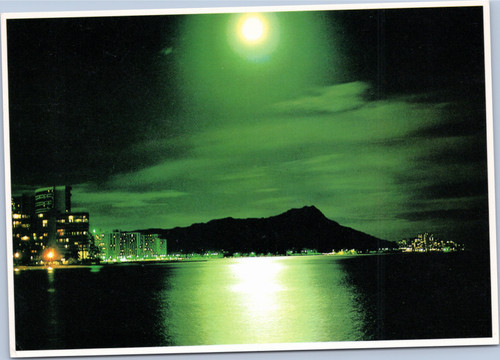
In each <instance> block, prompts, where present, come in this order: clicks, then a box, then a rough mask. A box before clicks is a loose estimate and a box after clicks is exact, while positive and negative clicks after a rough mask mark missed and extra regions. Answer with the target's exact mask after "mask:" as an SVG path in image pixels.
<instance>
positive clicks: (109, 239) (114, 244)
mask: <svg viewBox="0 0 500 360" xmlns="http://www.w3.org/2000/svg"><path fill="white" fill-rule="evenodd" d="M102 239H103V241H102V245H101V246H100V248H101V249H102V255H101V258H102V259H103V260H105V261H115V260H143V259H156V258H159V257H165V256H166V255H167V241H166V240H165V239H161V238H160V235H158V234H141V233H140V232H130V231H120V230H113V231H112V232H110V233H105V234H103V236H102Z"/></svg>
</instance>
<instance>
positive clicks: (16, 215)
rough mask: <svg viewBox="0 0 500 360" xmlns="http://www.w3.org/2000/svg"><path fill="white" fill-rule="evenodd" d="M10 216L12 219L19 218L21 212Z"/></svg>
mask: <svg viewBox="0 0 500 360" xmlns="http://www.w3.org/2000/svg"><path fill="white" fill-rule="evenodd" d="M12 218H13V219H20V218H21V214H12Z"/></svg>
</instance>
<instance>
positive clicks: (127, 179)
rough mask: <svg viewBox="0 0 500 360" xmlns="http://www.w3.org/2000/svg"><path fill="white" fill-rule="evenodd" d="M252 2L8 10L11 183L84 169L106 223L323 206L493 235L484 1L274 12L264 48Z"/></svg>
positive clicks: (95, 210)
mask: <svg viewBox="0 0 500 360" xmlns="http://www.w3.org/2000/svg"><path fill="white" fill-rule="evenodd" d="M241 16H242V15H241V14H212V15H189V16H157V17H126V18H101V19H97V18H90V19H49V20H10V22H9V28H8V30H9V36H10V38H9V61H10V64H12V65H11V66H10V69H9V78H10V88H9V90H10V93H11V102H10V112H11V124H12V125H11V148H12V150H13V155H12V179H13V180H12V182H13V189H14V191H15V192H16V191H17V192H19V191H21V190H23V189H29V188H35V187H37V186H46V185H52V184H56V185H58V184H72V185H73V199H72V200H73V206H74V207H75V208H84V209H87V210H89V211H90V216H91V221H92V225H93V226H96V227H100V228H104V229H111V228H121V229H124V230H132V229H139V228H150V227H162V228H169V227H174V226H187V225H190V224H192V223H194V222H205V221H208V220H211V219H215V218H221V217H227V216H232V217H236V218H246V217H265V216H270V215H276V214H278V213H281V212H284V211H286V210H288V209H290V208H294V207H302V206H304V205H315V206H316V207H317V208H319V209H320V210H321V211H322V212H323V213H324V214H325V215H326V216H327V217H329V218H331V219H334V220H336V221H338V222H340V223H341V224H343V225H346V226H350V227H353V228H356V229H358V230H361V231H364V232H367V233H370V234H372V235H375V236H378V237H381V238H385V239H389V240H398V239H400V238H402V237H405V236H410V235H415V234H416V233H418V232H424V231H428V232H434V233H437V234H439V235H441V237H442V238H455V239H457V240H464V239H467V238H470V237H471V236H475V237H477V236H476V235H480V236H481V237H484V234H485V233H486V232H487V227H486V226H487V203H486V201H487V186H486V153H485V146H486V145H485V141H486V140H485V105H484V70H483V58H482V57H483V47H482V44H483V43H482V41H483V39H482V12H481V9H480V8H476V9H471V8H465V9H464V8H462V9H460V8H450V9H419V10H415V9H414V10H408V9H406V10H405V9H402V10H386V11H375V10H373V11H346V12H337V11H323V12H283V13H273V14H262V15H261V16H262V17H263V18H264V19H265V21H267V22H268V25H269V29H268V33H267V37H266V39H264V40H263V41H262V43H261V44H258V45H256V46H251V45H249V44H246V43H245V42H244V41H242V39H241V37H240V36H239V35H238V26H237V24H238V20H239V18H240V17H241ZM33 34H38V37H37V36H34V38H33ZM436 34H438V35H439V36H438V35H436ZM18 150H19V154H18Z"/></svg>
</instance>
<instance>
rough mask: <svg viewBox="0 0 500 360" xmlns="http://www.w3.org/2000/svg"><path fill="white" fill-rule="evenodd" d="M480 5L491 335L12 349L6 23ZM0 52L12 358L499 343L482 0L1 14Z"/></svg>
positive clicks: (487, 43)
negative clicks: (308, 341)
mask: <svg viewBox="0 0 500 360" xmlns="http://www.w3.org/2000/svg"><path fill="white" fill-rule="evenodd" d="M466 6H482V7H483V20H484V21H483V23H484V29H483V31H484V50H485V88H486V123H487V160H488V195H489V225H490V264H491V294H492V295H491V301H492V327H493V328H492V337H491V338H466V339H432V340H387V341H356V342H348V341H346V342H317V343H316V342H315V343H284V344H249V345H201V346H170V347H141V348H109V349H76V350H41V351H17V350H16V348H15V332H14V324H15V319H14V295H13V281H14V275H13V260H12V258H13V257H12V253H13V249H12V241H9V240H10V239H12V221H11V219H12V214H11V204H10V199H11V186H10V185H11V184H10V147H9V144H10V140H9V111H8V71H7V69H8V67H7V34H6V23H7V21H6V20H7V19H30V18H72V17H73V18H75V17H116V16H144V15H184V14H186V15H187V14H217V13H242V12H282V11H327V10H367V9H403V8H439V7H466ZM0 25H1V26H0V29H1V49H2V76H3V78H2V91H3V107H4V108H3V118H4V128H3V130H4V164H5V168H4V171H5V203H6V204H5V214H6V240H7V241H6V243H7V271H8V273H7V275H8V290H9V291H8V303H9V322H10V327H9V335H10V339H9V340H10V342H9V345H10V356H11V357H19V358H24V357H53V356H82V355H83V356H91V355H92V356H95V355H137V354H186V353H193V354H196V353H216V352H247V351H252V352H260V351H261V352H263V351H283V350H330V349H377V348H406V347H448V346H467V345H469V346H470V345H496V344H499V323H498V315H499V313H498V267H497V266H498V264H497V243H496V213H495V176H494V144H493V104H492V68H491V34H490V7H489V2H488V1H487V0H484V1H483V0H474V1H440V2H407V3H406V2H401V3H380V4H377V3H362V4H331V5H285V6H250V7H249V6H243V7H239V6H237V7H213V8H209V7H206V8H173V9H159V10H156V9H138V10H99V11H57V12H26V13H24V12H16V13H4V14H1V24H0Z"/></svg>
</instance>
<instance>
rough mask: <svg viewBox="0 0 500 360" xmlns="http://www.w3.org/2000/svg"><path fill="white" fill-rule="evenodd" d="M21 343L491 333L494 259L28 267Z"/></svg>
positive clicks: (20, 280)
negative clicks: (492, 265)
mask: <svg viewBox="0 0 500 360" xmlns="http://www.w3.org/2000/svg"><path fill="white" fill-rule="evenodd" d="M14 281H15V315H16V344H17V349H18V350H40V349H80V348H81V349H83V348H113V347H151V346H172V345H216V344H255V343H284V342H288V343H289V342H322V341H357V340H396V339H436V338H470V337H489V336H491V304H490V298H491V296H490V279H489V263H488V258H484V259H483V258H481V257H478V256H476V255H473V254H469V253H456V254H408V255H404V254H394V255H372V256H352V257H349V256H346V257H340V256H315V257H269V258H267V257H265V258H239V259H219V260H210V261H206V262H178V263H161V264H122V265H106V266H92V267H88V268H73V269H67V268H64V269H62V268H61V269H54V270H52V271H47V270H29V271H21V272H18V273H16V275H15V278H14Z"/></svg>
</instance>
